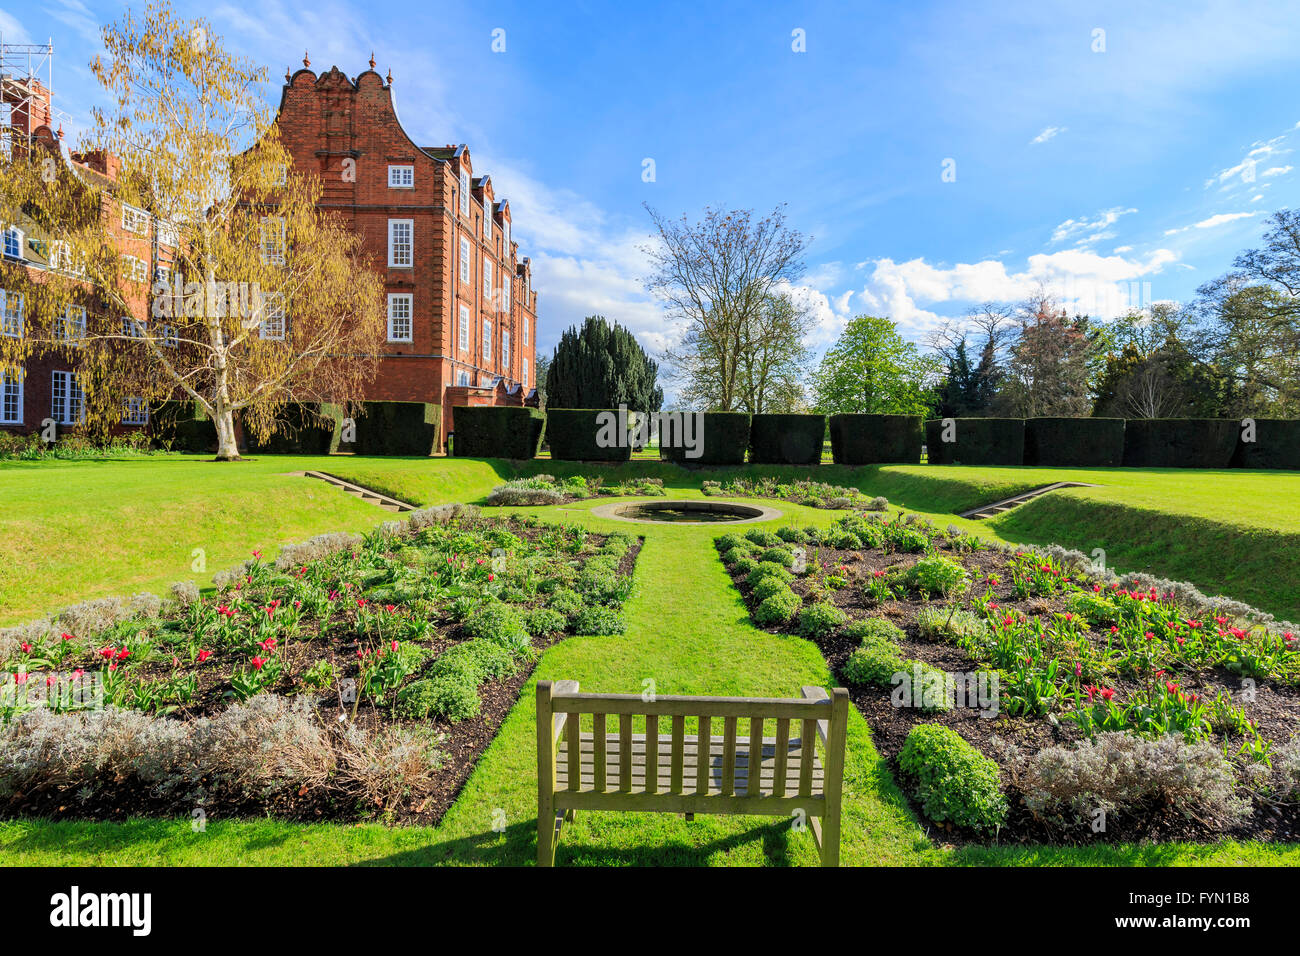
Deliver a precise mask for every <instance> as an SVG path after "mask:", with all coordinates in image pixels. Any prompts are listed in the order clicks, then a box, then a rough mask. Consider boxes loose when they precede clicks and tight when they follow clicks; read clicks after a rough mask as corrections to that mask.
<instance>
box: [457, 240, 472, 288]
mask: <svg viewBox="0 0 1300 956" xmlns="http://www.w3.org/2000/svg"><path fill="white" fill-rule="evenodd" d="M470 272H471V269H470V260H469V240H468V239H466V238H465V237H464V236H461V237H460V281H461V282H469V281H470V278H471V276H470Z"/></svg>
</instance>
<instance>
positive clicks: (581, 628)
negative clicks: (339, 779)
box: [573, 605, 627, 636]
mask: <svg viewBox="0 0 1300 956" xmlns="http://www.w3.org/2000/svg"><path fill="white" fill-rule="evenodd" d="M626 630H627V625H626V624H625V623H623V618H622V617H620V616H619V613H618V611H616V610H614V609H613V608H611V607H602V606H599V605H595V606H590V607H584V608H583V609H582V610H581V611H579V612H578V616H577V617H576V618H574V620H573V632H574V633H575V634H588V635H594V636H607V635H611V634H622V633H623V632H624V631H626Z"/></svg>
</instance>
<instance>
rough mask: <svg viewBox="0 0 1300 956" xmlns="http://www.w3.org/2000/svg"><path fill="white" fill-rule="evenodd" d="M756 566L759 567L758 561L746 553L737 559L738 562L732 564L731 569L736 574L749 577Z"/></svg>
mask: <svg viewBox="0 0 1300 956" xmlns="http://www.w3.org/2000/svg"><path fill="white" fill-rule="evenodd" d="M756 567H758V561H757V560H756V559H754V558H751V557H749V556H748V555H746V556H745V557H743V558H738V559H736V563H735V564H733V565H732V566H731V570H732V571H734V572H735V573H736V574H740V575H744V576H746V577H748V575H749V574H750V573H751V572H752V571H753V570H754V569H755V568H756Z"/></svg>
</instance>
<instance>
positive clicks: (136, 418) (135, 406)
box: [122, 398, 149, 425]
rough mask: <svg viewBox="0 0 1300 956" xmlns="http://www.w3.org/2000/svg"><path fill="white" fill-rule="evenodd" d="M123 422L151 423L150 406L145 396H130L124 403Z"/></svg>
mask: <svg viewBox="0 0 1300 956" xmlns="http://www.w3.org/2000/svg"><path fill="white" fill-rule="evenodd" d="M122 424H123V425H148V424H149V406H148V404H147V403H146V402H145V400H144V399H143V398H128V399H127V400H126V401H125V402H123V403H122Z"/></svg>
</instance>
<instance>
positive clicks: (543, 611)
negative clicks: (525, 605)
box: [524, 607, 569, 637]
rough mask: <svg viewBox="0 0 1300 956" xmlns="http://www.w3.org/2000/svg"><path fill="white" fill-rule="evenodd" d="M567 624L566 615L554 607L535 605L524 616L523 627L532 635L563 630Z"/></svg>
mask: <svg viewBox="0 0 1300 956" xmlns="http://www.w3.org/2000/svg"><path fill="white" fill-rule="evenodd" d="M568 624H569V619H568V617H567V616H566V615H564V614H563V613H561V612H560V611H557V610H556V609H555V608H554V607H535V608H533V609H532V610H530V611H528V612H527V613H526V614H525V616H524V627H525V628H527V629H528V633H529V634H531V635H533V637H541V636H542V635H544V634H554V633H555V632H556V631H562V630H564V629H565V628H566V627H567V626H568Z"/></svg>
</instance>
